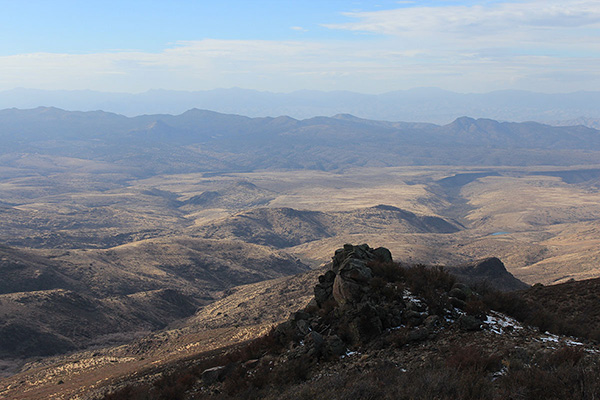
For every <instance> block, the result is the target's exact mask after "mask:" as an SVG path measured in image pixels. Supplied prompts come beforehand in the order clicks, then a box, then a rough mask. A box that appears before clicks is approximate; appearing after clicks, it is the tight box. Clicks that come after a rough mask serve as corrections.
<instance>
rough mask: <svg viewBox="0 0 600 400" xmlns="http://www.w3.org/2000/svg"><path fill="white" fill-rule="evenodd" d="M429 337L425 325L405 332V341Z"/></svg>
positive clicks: (416, 340) (418, 340)
mask: <svg viewBox="0 0 600 400" xmlns="http://www.w3.org/2000/svg"><path fill="white" fill-rule="evenodd" d="M427 338H429V330H428V329H427V328H425V327H422V328H416V329H412V330H411V331H409V332H408V333H407V334H406V341H407V342H422V341H423V340H427Z"/></svg>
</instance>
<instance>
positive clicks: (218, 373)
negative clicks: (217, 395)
mask: <svg viewBox="0 0 600 400" xmlns="http://www.w3.org/2000/svg"><path fill="white" fill-rule="evenodd" d="M224 375H225V366H219V367H213V368H209V369H205V370H204V371H202V375H201V377H202V382H204V383H205V384H207V385H212V384H213V383H217V382H218V381H220V380H221V379H222V378H223V376H224Z"/></svg>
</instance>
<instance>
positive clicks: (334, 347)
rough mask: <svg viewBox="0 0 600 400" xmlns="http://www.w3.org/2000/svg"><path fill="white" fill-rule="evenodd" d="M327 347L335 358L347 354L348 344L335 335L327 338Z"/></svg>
mask: <svg viewBox="0 0 600 400" xmlns="http://www.w3.org/2000/svg"><path fill="white" fill-rule="evenodd" d="M327 346H328V348H329V351H331V354H333V355H334V356H338V357H339V356H341V355H344V354H346V344H345V343H344V342H343V341H342V339H340V338H339V337H338V335H333V336H330V337H328V338H327Z"/></svg>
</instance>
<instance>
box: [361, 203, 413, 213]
mask: <svg viewBox="0 0 600 400" xmlns="http://www.w3.org/2000/svg"><path fill="white" fill-rule="evenodd" d="M370 208H371V209H373V210H382V211H402V212H406V211H405V210H402V209H400V208H398V207H394V206H388V205H386V204H379V205H376V206H373V207H370Z"/></svg>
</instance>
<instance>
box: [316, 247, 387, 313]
mask: <svg viewBox="0 0 600 400" xmlns="http://www.w3.org/2000/svg"><path fill="white" fill-rule="evenodd" d="M369 262H392V255H391V253H390V251H389V250H388V249H385V248H383V247H380V248H377V249H371V248H370V247H369V246H368V245H366V244H361V245H359V246H353V245H351V244H345V245H344V247H343V248H341V249H338V250H336V252H335V255H334V257H333V264H332V268H331V271H333V273H334V274H335V279H334V282H333V288H332V294H333V298H334V299H335V300H336V301H337V302H338V304H341V305H343V304H347V303H357V302H359V301H360V300H361V299H362V297H363V295H364V293H365V291H366V290H367V288H368V285H369V281H370V280H371V278H372V277H373V272H372V271H371V268H369V266H368V263H369ZM317 301H319V300H317Z"/></svg>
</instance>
